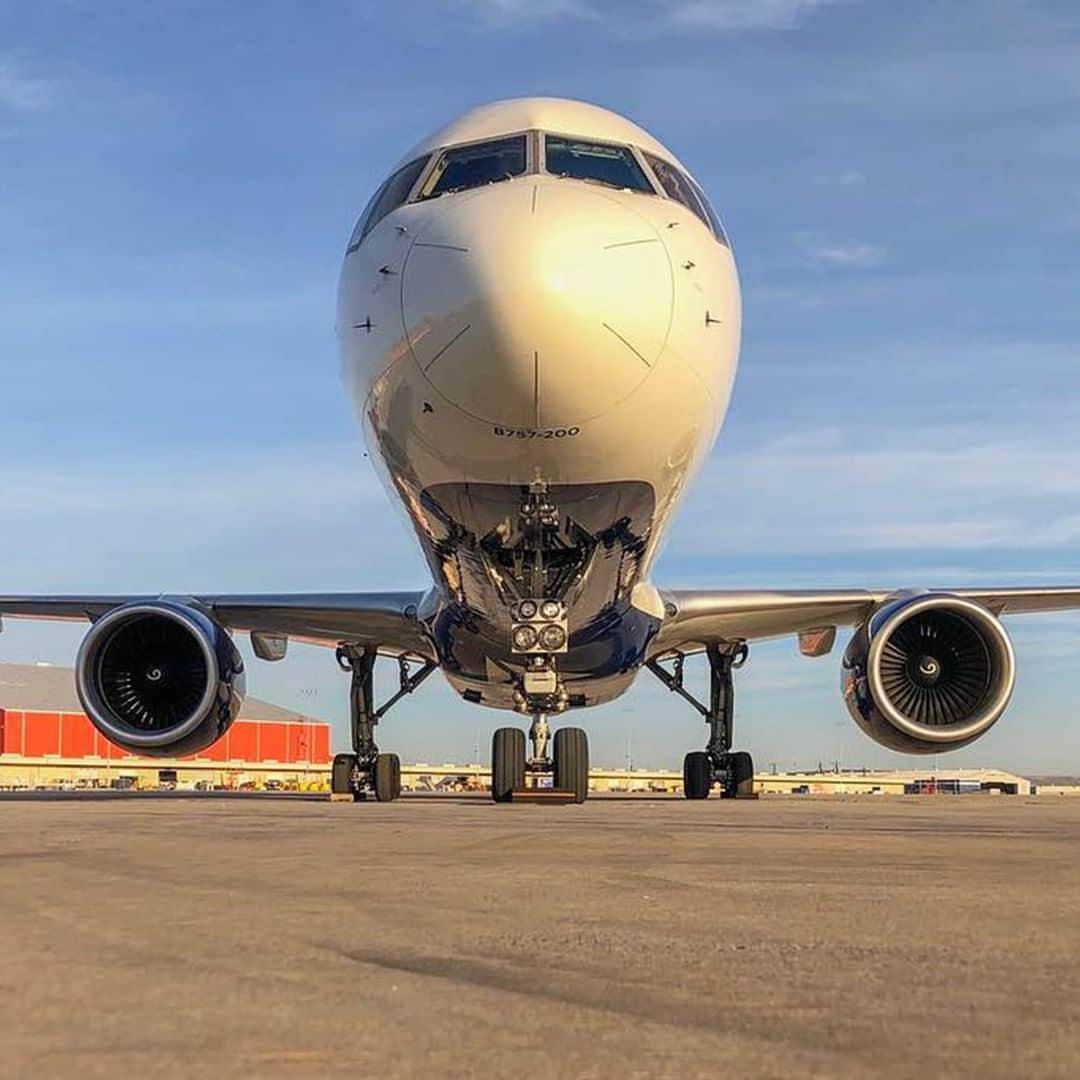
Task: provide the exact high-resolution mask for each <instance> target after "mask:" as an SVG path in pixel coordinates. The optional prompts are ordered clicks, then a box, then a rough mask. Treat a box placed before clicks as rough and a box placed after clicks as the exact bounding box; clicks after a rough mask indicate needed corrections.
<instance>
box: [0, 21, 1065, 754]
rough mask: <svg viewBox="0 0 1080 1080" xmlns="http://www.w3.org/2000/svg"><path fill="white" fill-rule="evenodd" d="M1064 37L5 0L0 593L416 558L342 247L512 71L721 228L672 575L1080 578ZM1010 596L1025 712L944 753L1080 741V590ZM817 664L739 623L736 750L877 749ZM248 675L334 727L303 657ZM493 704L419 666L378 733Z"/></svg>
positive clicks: (375, 584) (894, 27)
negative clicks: (557, 98)
mask: <svg viewBox="0 0 1080 1080" xmlns="http://www.w3.org/2000/svg"><path fill="white" fill-rule="evenodd" d="M1078 58H1080V12H1078V11H1077V9H1076V7H1075V5H1073V4H1071V3H1065V2H1059V3H1052V2H1041V3H1040V2H1025V0H1010V2H995V0H986V2H981V3H978V4H974V5H942V4H938V3H922V2H919V0H914V2H912V3H907V4H904V5H895V4H885V3H880V2H876V3H875V2H869V0H864V2H860V0H832V2H830V0H716V2H710V0H640V2H630V3H627V2H622V3H618V4H615V3H608V2H603V0H580V2H578V0H529V2H526V0H521V2H518V0H486V2H482V0H476V2H466V0H459V2H457V3H450V2H446V3H438V2H436V0H400V2H398V3H395V4H393V5H354V4H333V3H309V4H300V3H283V2H267V3H262V4H259V5H254V4H235V5H229V6H224V5H219V4H211V3H199V2H193V3H186V4H184V5H145V4H141V3H136V2H134V0H130V2H129V0H116V2H113V3H107V2H82V0H67V2H63V3H60V2H52V0H40V2H38V3H35V4H33V5H31V4H26V3H11V2H5V0H0V192H2V198H0V378H2V382H0V592H23V591H62V590H80V591H95V592H96V591H129V590H130V591H140V590H150V591H159V590H167V591H196V590H215V591H259V590H275V591H281V590H286V589H363V588H383V587H393V586H401V587H417V586H420V585H422V584H423V583H424V569H423V564H422V562H421V560H420V558H419V555H418V554H417V553H416V550H415V546H414V545H413V543H412V541H411V539H410V537H409V536H408V535H407V534H406V532H405V530H404V528H403V526H402V524H401V521H400V518H399V516H398V514H397V513H396V512H395V511H393V510H391V509H390V507H389V504H388V503H387V502H386V498H385V496H384V494H383V492H382V489H381V488H380V487H379V485H378V484H377V482H376V480H375V479H374V476H373V474H372V473H371V471H370V468H369V466H368V464H367V462H366V461H365V460H364V459H363V457H362V451H363V447H362V444H361V442H360V439H359V432H358V429H357V426H356V424H355V423H354V421H353V419H352V417H351V415H350V414H349V412H348V410H347V407H346V403H345V399H344V395H343V393H342V391H341V388H340V383H339V375H338V361H337V355H336V350H335V342H334V336H333V317H334V290H335V285H336V276H337V271H338V267H339V262H340V258H341V253H342V250H343V248H344V245H345V241H346V238H347V236H348V234H349V231H350V228H351V226H352V223H353V220H354V218H355V216H356V214H357V213H358V211H359V209H360V207H361V206H362V205H363V203H364V202H365V201H366V199H367V197H368V195H369V194H370V192H371V190H372V189H373V188H374V186H375V185H376V184H377V183H378V182H380V181H381V180H382V178H383V176H384V175H385V173H386V171H387V170H388V167H389V165H390V164H391V163H392V162H393V161H394V160H395V159H396V158H397V157H398V156H399V155H400V154H401V153H403V152H404V151H405V149H407V148H408V146H409V145H411V144H412V143H413V142H415V141H416V140H417V139H418V138H419V137H420V136H422V135H424V134H425V133H426V132H428V131H429V130H432V129H434V128H436V127H438V126H439V125H441V124H442V123H443V122H445V121H446V120H447V119H449V118H450V117H451V116H453V115H454V114H455V113H457V112H459V111H462V110H464V109H466V108H468V107H470V106H472V105H476V104H479V103H482V102H484V101H487V100H491V99H495V98H500V97H512V96H519V95H524V94H535V93H543V94H554V95H563V96H569V97H581V98H585V99H588V100H591V101H595V102H598V103H600V104H602V105H606V106H608V107H611V108H614V109H616V110H618V111H620V112H623V113H625V114H627V115H629V116H631V117H632V118H634V119H635V120H637V121H638V122H639V123H642V124H643V125H644V126H646V127H647V128H649V129H650V130H652V131H653V132H654V133H655V134H656V135H657V136H658V137H659V138H660V139H661V140H662V141H664V142H666V143H667V144H668V145H670V146H671V147H672V148H673V149H674V150H675V151H676V153H678V154H679V155H680V157H681V158H682V159H683V160H684V161H685V162H686V163H687V164H688V165H689V166H690V167H691V168H692V169H693V170H694V171H695V172H696V173H697V175H698V177H699V178H700V179H701V181H702V182H703V183H704V185H705V186H706V188H707V189H708V190H709V192H710V194H711V196H712V198H713V201H714V203H716V205H717V206H718V208H719V209H720V210H721V213H722V214H723V216H724V218H725V221H726V224H727V226H728V229H729V231H730V233H731V235H732V238H733V241H734V245H735V250H736V254H737V258H738V262H739V266H740V272H741V275H742V280H743V286H744V301H745V333H744V341H743V354H742V364H741V368H740V374H739V379H738V383H737V386H736V393H735V398H734V403H733V408H732V412H731V415H730V418H729V422H728V425H727V427H726V428H725V431H724V433H723V434H722V436H721V439H720V441H719V443H718V445H717V448H716V451H715V452H714V455H713V458H712V461H711V462H710V465H709V467H708V469H707V471H706V474H705V475H704V476H703V477H702V479H701V481H700V483H699V484H698V487H697V489H696V491H695V492H694V493H693V495H692V496H691V498H690V500H689V502H688V504H687V506H686V507H685V509H684V511H683V513H682V516H681V518H680V519H679V520H678V522H677V525H676V530H675V532H674V534H673V535H672V537H671V539H670V542H669V544H668V546H667V548H666V551H665V554H664V556H663V559H662V561H661V563H660V566H659V569H658V578H659V579H660V580H661V581H662V582H663V583H665V584H680V585H691V584H698V585H713V586H737V585H748V586H784V585H799V586H817V585H825V586H828V585H866V584H872V585H880V584H884V585H898V586H907V585H921V584H939V585H945V584H967V583H983V582H986V583H1000V584H1013V583H1018V584H1023V583H1029V582H1038V581H1051V582H1064V583H1072V582H1080V468H1078V464H1080V344H1078V343H1080V303H1078V299H1077V296H1078V285H1080V256H1078V242H1080V108H1078V106H1080V62H1078ZM1010 629H1011V630H1012V631H1013V633H1014V637H1015V641H1016V645H1017V651H1018V654H1019V657H1020V676H1019V681H1018V688H1017V696H1016V700H1015V704H1014V706H1013V708H1012V710H1011V711H1010V713H1009V714H1008V715H1007V716H1006V718H1005V719H1004V720H1002V721H1001V723H999V725H998V726H997V727H996V728H995V729H994V731H993V732H991V733H990V735H989V736H987V737H986V738H985V739H984V740H982V741H981V742H979V743H978V744H976V745H975V746H974V747H972V748H970V749H968V750H965V751H962V752H960V753H959V754H956V755H953V756H952V757H951V759H950V760H952V761H954V762H955V763H957V764H974V763H987V764H997V765H1002V766H1010V765H1016V766H1017V767H1021V768H1028V769H1041V770H1051V769H1053V770H1060V771H1071V772H1080V723H1077V716H1078V715H1080V702H1078V699H1080V694H1078V693H1077V689H1076V678H1075V674H1076V672H1077V669H1078V667H1080V619H1078V618H1076V617H1055V618H1030V619H1026V620H1013V621H1012V622H1011V623H1010ZM77 640H78V635H77V633H76V632H75V631H74V629H73V628H71V627H45V626H42V625H39V624H33V625H31V624H18V623H14V622H9V623H8V626H7V629H6V631H5V633H4V636H3V638H0V656H2V657H4V658H6V659H11V660H32V659H45V660H51V661H54V662H69V661H70V658H71V656H72V654H73V650H74V647H75V644H76V643H77ZM838 667H839V659H838V655H836V654H834V656H832V657H830V658H829V659H826V660H819V661H805V660H802V659H800V658H799V657H797V655H796V653H795V649H794V646H793V644H792V643H791V642H780V643H775V644H769V645H763V646H761V647H759V648H757V649H756V650H755V655H754V657H753V659H752V661H751V663H750V664H749V665H748V666H747V668H746V669H744V671H743V673H742V674H741V676H740V682H739V702H740V719H739V725H740V731H741V733H742V742H743V743H744V745H748V746H749V747H750V748H751V749H752V750H753V751H754V752H755V755H756V758H757V760H758V762H759V764H767V763H768V762H770V761H775V762H777V763H778V765H780V766H789V765H791V764H793V763H795V762H800V763H809V764H816V762H817V761H818V760H824V761H832V760H833V759H835V758H839V759H841V760H843V761H844V762H845V763H847V764H851V765H862V764H866V765H885V764H889V763H895V762H898V761H901V760H904V759H900V758H899V757H898V756H897V755H893V754H891V753H889V752H887V751H884V750H881V749H878V748H876V747H875V746H874V745H873V744H871V743H870V742H868V741H867V740H866V739H865V738H864V737H863V736H862V735H860V734H859V733H858V732H857V731H856V730H855V729H854V727H853V726H852V725H851V724H850V722H849V721H848V720H847V717H846V713H845V711H844V709H843V705H842V703H841V699H840V695H839V690H838V681H839V674H838ZM250 685H251V689H252V690H253V692H255V693H257V694H259V695H261V696H264V697H269V698H271V699H273V700H277V701H280V702H282V703H283V704H286V705H290V706H293V707H296V708H300V709H305V710H307V711H311V712H314V713H316V714H318V715H322V716H326V717H329V718H332V719H333V720H334V721H335V723H336V724H338V725H339V731H340V732H341V733H342V737H343V732H344V728H343V726H342V721H343V718H344V716H345V687H344V685H343V682H342V678H341V676H339V675H338V673H337V672H336V669H335V668H334V666H333V662H332V658H331V657H330V656H329V655H328V654H327V653H324V652H321V651H318V650H312V649H302V648H297V649H295V650H294V651H293V654H292V655H291V656H290V660H289V661H288V662H287V663H286V664H279V665H273V666H271V665H261V664H260V665H257V666H254V665H253V666H252V668H251V678H250ZM500 720H501V718H500V716H499V714H497V713H494V712H490V711H488V710H477V709H471V708H469V707H467V706H464V705H463V704H461V703H460V702H457V701H455V699H454V698H453V696H452V695H451V694H450V693H449V691H448V690H447V689H446V688H445V686H443V685H437V684H436V682H435V681H434V680H433V681H432V682H430V683H428V684H426V686H425V692H424V693H422V694H419V695H417V696H416V697H415V698H413V699H411V700H409V701H407V702H406V703H405V704H403V705H402V706H401V707H400V708H399V709H397V710H395V711H394V713H393V714H391V717H390V718H389V719H388V720H387V722H386V726H385V731H384V734H383V742H384V744H385V745H386V747H387V748H391V749H399V750H400V751H401V752H402V753H404V754H405V755H406V756H408V757H410V758H416V759H422V760H452V759H462V758H468V757H471V755H472V753H473V746H474V743H476V742H479V743H480V745H481V755H482V756H483V755H485V754H486V744H487V741H488V739H489V737H490V732H491V730H492V728H493V727H494V726H496V724H498V723H499V722H500ZM583 720H584V722H585V723H586V726H588V727H589V728H590V730H591V732H592V735H593V745H594V757H595V758H596V759H597V760H600V761H605V762H611V763H618V762H622V761H623V760H624V758H625V755H626V752H627V742H628V740H632V745H633V754H634V758H635V761H636V762H637V763H640V764H646V763H648V764H672V765H673V764H676V763H677V762H678V760H679V759H680V758H681V756H682V754H683V752H684V751H685V750H686V749H689V748H692V747H696V746H697V745H699V743H700V741H701V738H702V736H703V725H701V724H700V722H699V721H698V719H697V718H696V716H695V715H693V714H691V713H690V711H689V710H688V709H686V708H684V707H682V706H680V705H679V704H678V703H677V701H676V700H675V699H674V698H672V697H670V696H669V695H668V694H667V693H666V691H664V690H663V689H662V688H661V687H660V686H659V685H658V684H655V682H654V681H653V680H650V678H649V677H648V676H647V675H646V676H644V677H643V678H642V679H641V680H640V681H639V683H638V685H637V686H636V687H635V689H634V690H633V691H631V693H630V694H629V695H627V696H625V697H624V698H622V699H621V700H620V701H618V702H616V703H615V704H613V705H611V706H608V707H605V708H603V709H598V710H593V711H590V712H589V713H587V714H585V715H584V716H583ZM943 760H944V759H943Z"/></svg>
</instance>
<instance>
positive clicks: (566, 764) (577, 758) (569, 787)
mask: <svg viewBox="0 0 1080 1080" xmlns="http://www.w3.org/2000/svg"><path fill="white" fill-rule="evenodd" d="M551 757H552V764H553V765H554V767H555V769H554V771H555V776H554V779H553V784H554V786H555V787H556V788H557V789H558V790H559V791H572V792H573V793H574V802H577V803H583V802H584V801H585V800H586V799H587V798H588V797H589V736H588V735H586V734H585V732H584V731H583V730H582V729H581V728H576V727H564V728H559V730H558V731H556V732H555V740H554V743H553V745H552V750H551Z"/></svg>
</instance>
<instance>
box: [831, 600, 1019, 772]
mask: <svg viewBox="0 0 1080 1080" xmlns="http://www.w3.org/2000/svg"><path fill="white" fill-rule="evenodd" d="M1015 681H1016V661H1015V658H1014V656H1013V648H1012V643H1011V642H1010V641H1009V637H1008V635H1007V634H1006V633H1005V628H1004V627H1003V626H1002V625H1001V623H1000V622H999V620H998V619H997V618H996V616H994V615H993V614H992V613H991V612H989V611H987V610H986V608H984V607H982V606H981V605H980V604H976V603H974V602H972V601H970V600H964V599H961V598H960V597H958V596H951V595H949V594H948V593H923V594H916V595H907V596H900V597H898V598H897V599H895V600H892V601H890V602H889V603H887V604H884V605H883V606H882V607H881V608H879V609H878V610H877V611H876V612H874V614H873V615H872V616H871V617H870V619H869V620H868V621H867V622H866V623H864V624H863V625H862V626H860V627H859V629H858V630H857V631H856V633H855V636H854V637H853V638H852V639H851V644H849V645H848V647H847V651H846V653H845V654H844V667H843V690H844V701H845V702H846V703H847V707H848V710H849V711H850V712H851V715H852V717H853V718H854V720H855V723H857V724H858V725H859V727H861V728H862V729H863V731H865V732H866V734H867V735H869V736H870V737H871V738H872V739H873V740H874V741H875V742H878V743H880V744H881V745H882V746H887V747H889V748H890V749H892V750H902V751H903V752H905V753H908V754H936V753H938V752H939V751H942V750H958V749H959V748H960V747H961V746H967V745H968V744H969V743H972V742H974V741H975V740H976V739H977V738H978V737H979V736H980V735H984V734H985V733H986V732H987V731H988V730H989V729H990V728H991V727H992V726H993V725H994V723H995V722H996V721H997V719H998V718H999V717H1000V716H1001V714H1002V713H1003V712H1004V711H1005V707H1006V706H1007V705H1008V704H1009V699H1010V698H1011V697H1012V692H1013V685H1014V683H1015Z"/></svg>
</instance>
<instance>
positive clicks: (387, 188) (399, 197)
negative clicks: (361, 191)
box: [346, 155, 428, 254]
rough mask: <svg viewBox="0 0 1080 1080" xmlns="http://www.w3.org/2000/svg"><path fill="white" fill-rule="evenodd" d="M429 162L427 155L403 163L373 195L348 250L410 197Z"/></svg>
mask: <svg viewBox="0 0 1080 1080" xmlns="http://www.w3.org/2000/svg"><path fill="white" fill-rule="evenodd" d="M427 162H428V158H427V156H426V155H425V156H424V157H422V158H417V159H416V160H415V161H410V162H409V164H408V165H403V166H402V167H401V168H400V169H398V171H397V172H396V173H394V175H393V176H391V177H390V179H389V180H387V181H386V182H385V183H384V184H383V186H382V187H381V188H379V190H378V191H376V192H375V194H374V195H372V196H371V199H370V200H369V201H368V204H367V206H365V207H364V212H363V213H362V214H361V215H360V220H359V221H358V222H357V223H356V228H355V229H353V234H352V238H351V239H350V240H349V249H348V251H355V250H356V249H357V248H358V247H359V246H360V241H361V240H363V239H364V237H365V236H367V234H368V233H369V232H371V230H372V229H374V228H375V226H376V225H378V224H379V222H380V221H382V219H383V218H384V217H386V215H387V214H389V213H392V212H393V211H394V210H396V209H397V208H398V207H399V206H400V205H401V204H402V203H403V202H404V201H405V200H406V199H407V198H408V197H409V192H410V191H412V189H413V185H414V184H415V183H416V181H417V179H418V178H419V176H420V174H421V173H422V172H423V171H424V166H425V165H426V164H427ZM346 254H348V252H346Z"/></svg>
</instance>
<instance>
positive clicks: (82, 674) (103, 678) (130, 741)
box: [75, 600, 244, 757]
mask: <svg viewBox="0 0 1080 1080" xmlns="http://www.w3.org/2000/svg"><path fill="white" fill-rule="evenodd" d="M75 688H76V690H77V691H78V694H79V700H80V701H81V702H82V704H83V708H84V709H85V710H86V714H87V716H89V717H90V720H91V721H92V722H93V724H94V726H95V727H96V728H97V729H98V731H100V732H101V733H102V735H104V736H105V738H107V739H108V740H109V741H110V742H114V743H116V744H117V746H121V747H123V748H124V749H125V750H128V751H129V752H131V753H133V754H145V755H147V756H149V757H174V756H177V755H182V754H193V753H196V752H197V751H199V750H204V749H205V748H206V747H208V746H209V745H210V744H211V743H213V742H215V741H216V740H217V739H219V738H221V736H222V735H224V734H225V732H226V731H228V729H229V727H230V725H231V724H232V722H233V721H234V720H235V719H236V715H237V713H238V712H239V711H240V705H241V703H242V702H243V699H244V662H243V660H242V659H241V657H240V654H239V653H238V652H237V650H236V646H235V645H234V644H233V642H232V639H231V638H230V637H229V635H228V634H227V633H226V631H225V630H224V628H223V627H221V626H220V625H219V624H218V623H216V622H215V621H214V620H213V619H211V618H210V617H209V615H207V614H205V613H204V612H203V611H202V610H200V609H199V608H197V607H193V606H191V605H189V604H186V603H182V602H177V601H171V600H155V601H152V602H149V603H135V604H125V605H123V606H122V607H118V608H114V609H113V610H112V611H110V612H108V613H107V614H106V615H103V616H102V617H101V618H100V619H98V620H97V622H95V623H94V625H93V626H92V627H91V628H90V632H89V633H88V634H87V635H86V638H85V639H84V640H83V643H82V646H81V648H80V649H79V656H78V660H77V661H76V665H75Z"/></svg>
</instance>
